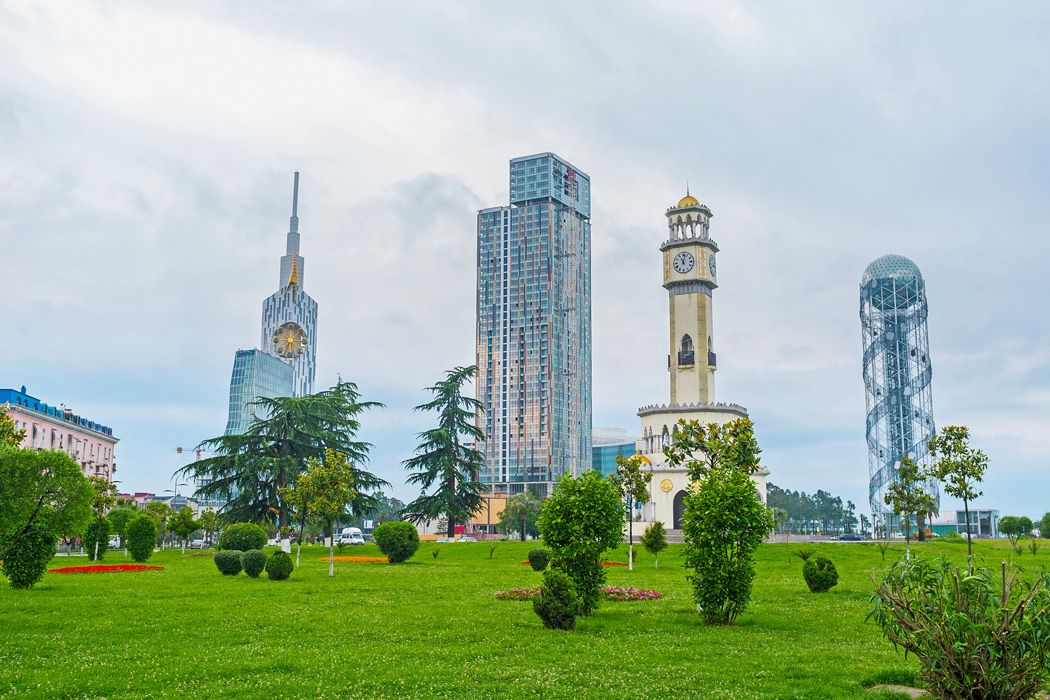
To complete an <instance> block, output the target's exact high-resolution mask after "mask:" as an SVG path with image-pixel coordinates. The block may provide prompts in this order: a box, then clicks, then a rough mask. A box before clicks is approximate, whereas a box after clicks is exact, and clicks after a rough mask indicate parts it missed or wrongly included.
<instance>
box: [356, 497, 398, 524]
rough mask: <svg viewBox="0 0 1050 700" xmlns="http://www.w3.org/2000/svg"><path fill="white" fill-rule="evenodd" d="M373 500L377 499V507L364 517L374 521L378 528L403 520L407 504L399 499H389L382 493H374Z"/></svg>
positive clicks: (364, 514) (367, 512)
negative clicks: (403, 512) (402, 513)
mask: <svg viewBox="0 0 1050 700" xmlns="http://www.w3.org/2000/svg"><path fill="white" fill-rule="evenodd" d="M372 498H373V499H375V502H376V505H375V507H374V508H372V509H371V510H368V511H366V512H365V513H363V515H362V517H364V518H366V519H369V520H372V521H374V524H375V526H376V527H378V526H380V525H382V524H383V523H392V522H394V521H396V520H400V519H401V512H402V511H404V510H405V504H404V503H403V502H401V501H400V500H399V499H397V498H394V497H387V496H386V495H385V494H384V493H383V492H382V491H377V492H376V493H374V494H373V495H372Z"/></svg>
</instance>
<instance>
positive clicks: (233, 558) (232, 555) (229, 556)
mask: <svg viewBox="0 0 1050 700" xmlns="http://www.w3.org/2000/svg"><path fill="white" fill-rule="evenodd" d="M215 566H216V567H218V569H219V571H220V572H222V575H223V576H236V575H237V574H239V573H241V568H242V564H241V552H239V551H237V550H236V549H224V550H222V551H221V552H216V553H215Z"/></svg>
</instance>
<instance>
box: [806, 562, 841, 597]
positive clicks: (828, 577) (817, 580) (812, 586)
mask: <svg viewBox="0 0 1050 700" xmlns="http://www.w3.org/2000/svg"><path fill="white" fill-rule="evenodd" d="M802 576H803V577H804V578H805V579H806V585H807V586H809V590H810V592H811V593H827V592H828V591H830V590H831V587H832V586H835V585H837V584H838V582H839V572H838V571H836V570H835V565H834V564H832V563H831V560H830V559H828V558H826V557H817V559H816V561H813V560H808V561H806V563H805V564H803V565H802Z"/></svg>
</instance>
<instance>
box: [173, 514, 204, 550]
mask: <svg viewBox="0 0 1050 700" xmlns="http://www.w3.org/2000/svg"><path fill="white" fill-rule="evenodd" d="M200 527H201V525H200V523H198V522H197V521H196V520H194V519H193V511H192V510H190V507H189V506H183V507H182V508H180V509H179V511H178V512H177V513H175V515H174V516H172V518H171V521H170V522H169V523H168V529H169V530H171V531H172V533H174V534H175V536H176V537H178V538H179V539H180V540H182V553H183V554H185V553H186V538H187V537H189V536H190V535H192V534H193V533H195V532H196V531H197V530H199V529H200Z"/></svg>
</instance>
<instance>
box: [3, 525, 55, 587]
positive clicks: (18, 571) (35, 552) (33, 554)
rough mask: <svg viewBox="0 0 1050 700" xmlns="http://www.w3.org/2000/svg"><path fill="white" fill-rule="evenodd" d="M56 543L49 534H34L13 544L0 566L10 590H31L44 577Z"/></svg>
mask: <svg viewBox="0 0 1050 700" xmlns="http://www.w3.org/2000/svg"><path fill="white" fill-rule="evenodd" d="M57 541H58V538H57V537H55V536H54V535H52V534H51V533H50V532H36V533H33V534H30V535H26V536H25V537H23V538H22V539H20V540H19V541H18V543H17V544H15V546H14V547H13V548H12V549H11V551H10V552H8V553H7V556H6V557H5V558H4V561H3V564H0V569H2V570H3V572H4V576H6V577H7V580H8V582H9V583H10V584H11V587H12V588H32V587H33V585H34V584H35V583H36V582H37V581H39V580H40V579H42V578H43V577H44V573H45V572H46V571H47V565H48V562H50V561H51V557H53V556H55V542H57Z"/></svg>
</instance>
